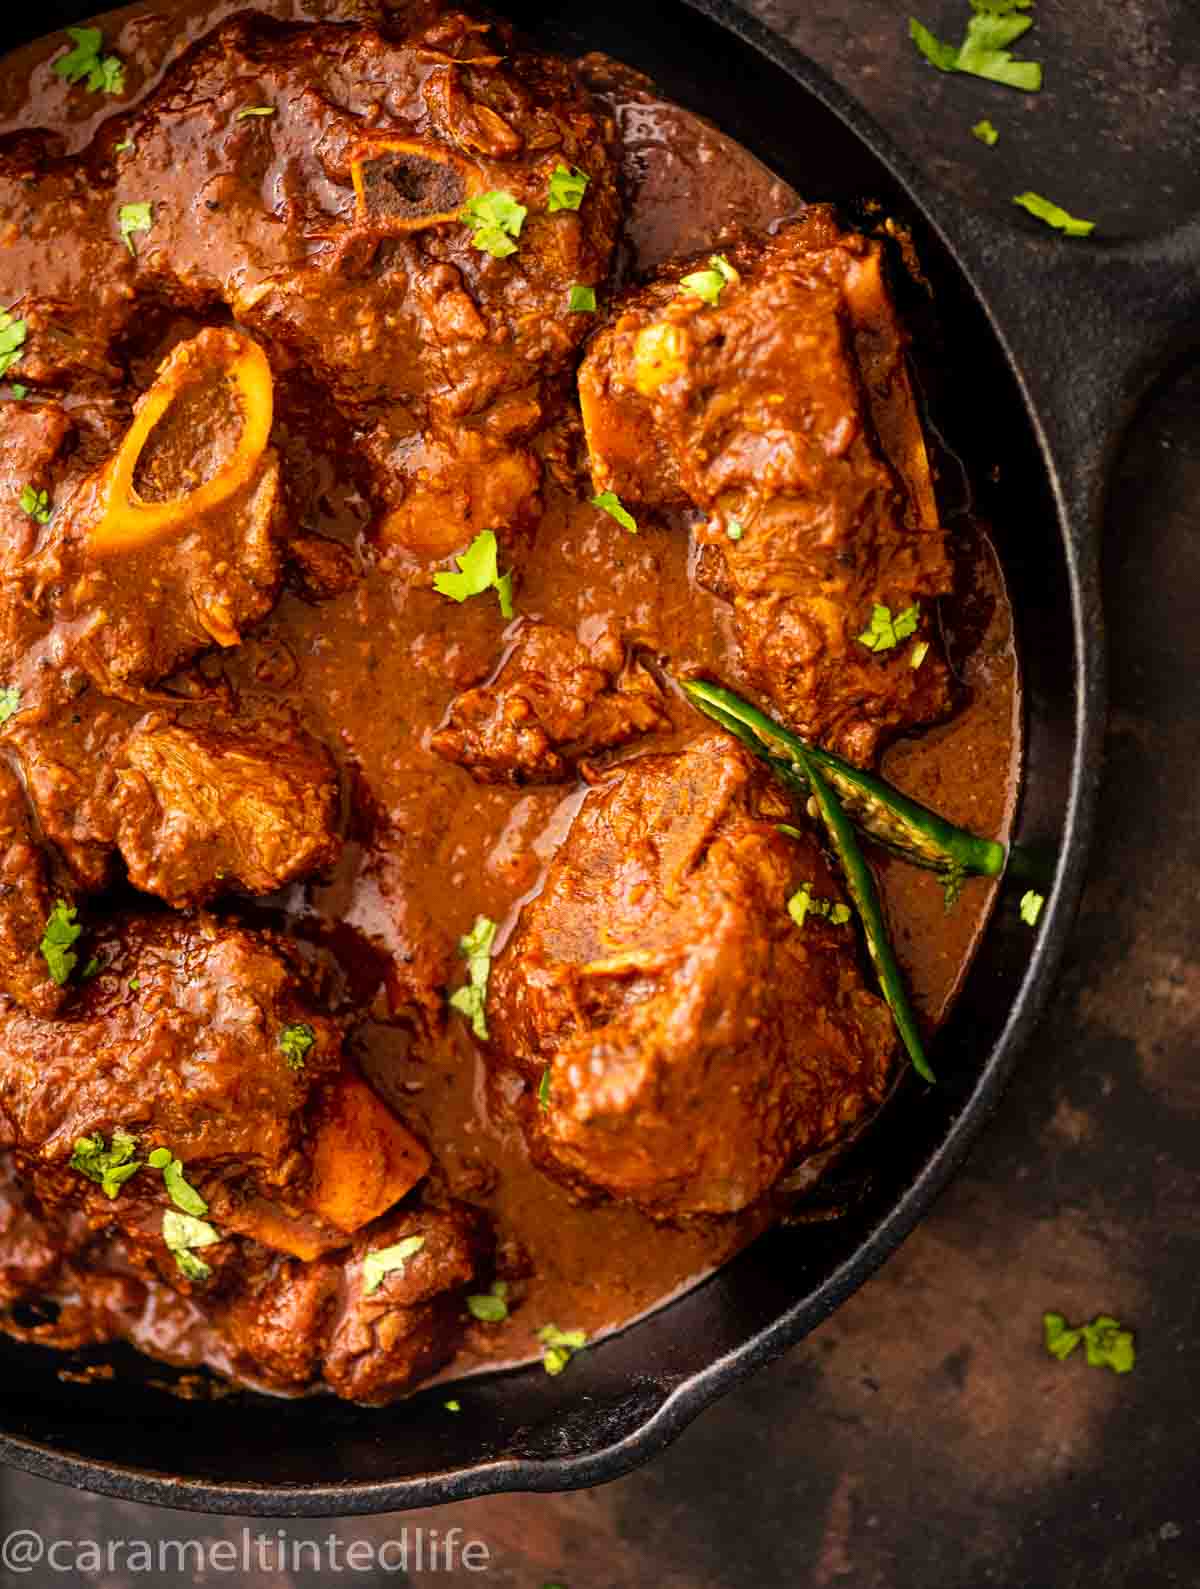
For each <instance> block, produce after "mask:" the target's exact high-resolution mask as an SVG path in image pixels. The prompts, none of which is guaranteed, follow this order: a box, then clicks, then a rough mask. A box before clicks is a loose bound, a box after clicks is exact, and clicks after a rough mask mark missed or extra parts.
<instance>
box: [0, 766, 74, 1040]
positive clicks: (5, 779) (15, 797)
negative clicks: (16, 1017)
mask: <svg viewBox="0 0 1200 1589" xmlns="http://www.w3.org/2000/svg"><path fill="white" fill-rule="evenodd" d="M53 904H54V901H53V899H52V897H51V893H50V883H49V879H48V877H47V873H46V863H45V859H44V857H43V855H42V853H41V851H40V850H39V848H38V846H37V844H36V843H35V842H34V840H33V835H32V833H31V832H30V827H29V819H28V814H27V811H26V806H25V797H24V794H23V793H22V790H21V786H20V783H19V782H18V781H17V778H16V776H15V775H14V773H13V772H12V770H11V769H10V768H9V766H8V765H7V763H6V762H4V761H3V760H0V993H6V994H7V995H8V997H9V998H10V999H12V1000H13V1001H14V1002H15V1003H17V1004H19V1005H21V1006H22V1008H23V1009H26V1010H30V1011H31V1012H32V1013H33V1014H35V1015H40V1016H46V1017H49V1016H52V1015H54V1014H55V1013H56V1011H57V1010H58V1009H59V1008H60V1006H61V1005H62V1002H63V998H64V996H65V993H64V990H63V989H62V988H60V987H58V986H56V984H55V983H54V981H53V980H52V979H51V977H50V973H49V970H48V968H47V965H46V961H45V958H44V957H43V955H42V954H41V952H40V950H39V948H38V945H39V944H40V943H41V939H42V933H43V931H44V929H45V926H46V918H47V917H48V916H49V914H50V911H51V909H52V907H53Z"/></svg>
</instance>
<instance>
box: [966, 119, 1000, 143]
mask: <svg viewBox="0 0 1200 1589" xmlns="http://www.w3.org/2000/svg"><path fill="white" fill-rule="evenodd" d="M971 131H972V133H974V135H975V137H976V138H978V139H979V141H980V143H985V144H987V146H988V148H989V149H991V148H993V147H994V146H995V145H996V144H997V143H999V142H1000V134H999V133H998V132H997V131H996V129H995V127H993V126H992V124H991V122H990V121H988V120H987V119H986V118H985V119H984V120H983V121H977V122H976V123H975V125H974V126H973V127H972V128H971Z"/></svg>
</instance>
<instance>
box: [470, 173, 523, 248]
mask: <svg viewBox="0 0 1200 1589" xmlns="http://www.w3.org/2000/svg"><path fill="white" fill-rule="evenodd" d="M528 214H529V211H528V210H527V209H526V207H525V205H523V204H518V203H517V201H516V199H515V198H513V196H512V194H511V193H504V192H502V191H499V190H493V191H492V192H491V193H478V194H476V196H475V197H474V198H473V199H468V200H467V202H466V203H465V204H464V205H463V207H462V209H461V210H460V211H459V216H458V218H459V220H460V221H462V222H464V223H465V224H466V225H467V226H472V227H474V229H475V230H474V233H473V234H472V237H471V245H472V247H473V248H477V249H479V251H480V252H481V253H483V254H491V255H492V256H493V258H495V259H507V258H508V257H509V255H510V254H515V253H516V251H517V245H516V242H515V239H516V238H518V237H520V235H521V228H522V227H523V226H524V225H525V217H526V216H527V215H528Z"/></svg>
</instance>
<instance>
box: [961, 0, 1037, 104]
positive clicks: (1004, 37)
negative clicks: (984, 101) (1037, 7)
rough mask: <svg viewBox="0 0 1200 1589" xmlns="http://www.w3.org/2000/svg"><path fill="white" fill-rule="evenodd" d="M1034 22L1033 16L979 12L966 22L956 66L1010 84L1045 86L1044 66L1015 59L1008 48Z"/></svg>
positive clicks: (1025, 87)
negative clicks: (1043, 79) (964, 35)
mask: <svg viewBox="0 0 1200 1589" xmlns="http://www.w3.org/2000/svg"><path fill="white" fill-rule="evenodd" d="M1032 26H1033V18H1032V17H1025V16H1015V15H1013V14H1011V13H1009V14H1007V15H1003V16H998V15H996V14H995V13H994V12H986V11H985V12H976V14H975V15H974V16H973V17H972V18H971V20H970V22H968V23H967V33H966V37H965V38H964V39H963V43H962V48H961V49H960V50H959V52H958V61H957V63H956V69H957V70H958V71H960V72H969V73H970V74H971V75H972V77H985V78H987V79H988V81H989V82H993V83H1003V84H1004V85H1005V86H1006V87H1008V88H1020V89H1022V90H1024V92H1026V93H1036V92H1037V90H1038V89H1039V88H1041V86H1042V68H1041V66H1040V65H1039V64H1038V63H1037V62H1036V61H1014V60H1013V58H1012V55H1011V53H1010V52H1009V49H1008V46H1009V45H1010V44H1012V43H1014V42H1015V41H1016V40H1017V39H1019V38H1020V37H1021V35H1022V34H1023V33H1028V31H1029V29H1030V28H1031V27H1032Z"/></svg>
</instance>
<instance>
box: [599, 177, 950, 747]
mask: <svg viewBox="0 0 1200 1589" xmlns="http://www.w3.org/2000/svg"><path fill="white" fill-rule="evenodd" d="M719 258H720V260H721V262H722V269H723V270H724V271H726V272H727V273H728V274H722V270H717V269H715V268H714V267H712V266H711V265H710V261H709V260H708V258H707V257H706V258H705V259H703V260H698V261H690V262H686V263H680V264H677V265H675V266H673V267H672V268H670V269H668V270H665V271H664V272H663V274H661V275H660V276H659V277H657V278H656V279H655V280H654V281H653V282H652V283H651V284H650V285H648V286H647V287H644V288H642V289H640V290H637V291H635V292H633V293H632V294H631V295H630V296H629V297H628V298H626V299H625V301H624V302H623V303H622V304H621V305H620V306H619V307H618V308H617V310H616V311H615V312H614V315H613V318H612V320H611V322H610V324H609V325H608V326H607V327H606V328H605V329H604V330H603V331H602V332H601V333H600V335H599V336H598V337H597V338H596V339H595V341H594V342H593V344H592V346H591V349H590V351H589V353H588V357H587V359H586V361H585V363H584V365H583V368H582V370H581V373H580V381H579V387H580V396H581V400H582V404H583V414H584V421H585V425H586V428H587V437H588V446H589V451H590V455H591V463H592V472H593V479H594V482H595V485H596V488H597V490H611V491H615V492H616V493H617V494H618V496H620V497H621V498H622V500H623V501H625V502H626V503H627V504H629V503H634V504H645V505H647V506H650V507H679V506H690V507H693V508H696V509H698V510H699V511H700V512H701V513H702V514H704V515H705V516H706V523H705V524H704V525H703V526H702V527H700V528H699V529H698V530H697V539H698V541H699V543H700V547H701V554H700V560H699V577H700V579H701V580H702V582H704V583H705V584H707V585H708V586H709V587H710V588H711V589H713V590H715V591H716V592H717V593H718V594H720V595H722V596H725V597H727V598H728V599H729V600H730V601H731V602H732V603H733V607H734V611H735V614H736V622H737V633H738V638H739V642H740V645H741V649H742V655H743V659H744V661H745V664H746V667H747V669H748V671H749V673H750V675H751V677H752V678H753V679H754V681H755V682H756V683H757V684H758V686H759V687H760V688H761V689H762V690H763V691H764V692H766V693H767V694H768V695H769V696H770V697H771V698H772V699H773V700H774V702H775V704H776V705H777V706H778V707H779V709H780V710H781V711H782V713H783V715H784V716H785V717H786V718H787V720H788V721H789V722H790V723H791V724H792V725H793V726H794V727H795V728H796V729H798V730H799V731H800V732H801V733H803V734H805V735H807V736H810V737H812V738H814V739H819V740H821V741H823V742H824V743H825V744H827V745H829V746H831V747H833V748H835V749H837V750H839V751H841V752H842V753H843V754H845V755H847V756H849V757H851V758H852V759H854V760H855V761H858V762H860V763H866V762H869V761H870V760H871V759H872V757H873V756H874V755H875V752H876V749H877V746H878V743H879V740H880V738H881V736H882V735H884V734H885V733H889V732H893V731H895V730H898V729H903V728H908V727H912V726H914V725H917V724H922V723H928V722H932V721H934V720H936V719H937V718H939V717H942V716H944V715H945V714H946V712H947V711H948V709H949V706H950V691H949V673H948V670H947V668H946V666H945V663H944V662H943V660H942V659H941V657H940V654H939V653H938V651H937V648H936V647H935V646H932V645H930V644H929V641H930V639H931V635H932V633H933V631H932V627H931V620H932V611H931V604H932V601H933V599H935V598H936V597H938V596H940V595H943V594H945V593H946V592H948V591H949V590H950V588H951V576H952V570H951V564H950V561H949V558H948V556H947V553H946V548H945V542H944V536H943V534H942V532H941V530H940V528H939V525H938V519H937V512H936V506H935V503H934V498H933V490H932V485H931V482H930V475H929V465H928V459H927V455H926V451H925V444H924V441H923V438H922V432H921V426H920V421H919V418H918V415H917V410H916V405H915V402H914V399H913V394H912V389H911V385H910V382H909V378H908V374H907V371H906V366H905V348H906V342H905V338H904V335H903V332H902V331H901V329H900V327H899V325H898V322H897V319H896V315H895V310H894V308H893V305H892V302H891V298H890V295H889V293H888V289H887V285H886V282H885V280H884V275H883V259H882V255H881V251H880V248H879V245H878V244H876V243H873V242H868V241H867V240H866V239H865V238H862V237H859V236H854V235H851V234H847V233H844V232H841V231H840V230H839V229H838V228H837V226H836V224H835V222H834V221H833V219H832V217H831V215H830V213H829V212H828V210H826V209H824V208H815V209H813V210H810V211H809V212H808V213H807V215H806V216H805V218H804V219H803V220H802V221H800V222H798V223H796V224H794V225H791V226H788V227H785V228H784V229H783V230H782V231H781V232H780V233H779V234H778V235H777V236H775V237H772V238H768V239H764V240H761V241H746V242H741V243H738V244H737V245H736V246H733V247H730V248H729V249H728V250H727V253H726V254H725V255H722V256H719ZM696 271H708V272H709V276H710V277H711V281H710V282H707V283H705V284H704V285H705V290H706V292H707V294H708V298H711V296H712V294H713V292H714V291H715V290H716V289H717V288H718V287H719V298H718V301H717V302H716V303H712V302H710V301H708V299H707V298H706V297H705V296H702V295H700V294H698V293H697V292H695V291H690V290H688V289H687V288H684V287H683V286H682V285H681V282H682V279H683V278H684V277H685V276H687V275H689V274H693V273H694V272H696ZM877 608H886V609H887V610H888V613H889V614H890V615H891V617H892V618H893V619H895V618H898V617H899V616H900V615H901V614H906V615H908V616H907V617H906V619H905V621H904V622H903V623H902V624H901V626H900V631H899V638H900V639H904V638H906V637H907V636H908V635H911V636H913V640H914V644H912V645H910V644H903V643H898V637H897V635H896V634H895V633H891V632H889V630H888V629H887V628H886V627H884V628H883V629H882V630H877V631H876V632H877V633H878V634H879V637H880V640H881V642H882V644H880V645H878V646H877V647H874V648H869V647H868V645H867V644H866V643H864V641H863V640H862V639H860V636H863V635H870V634H871V633H872V620H873V616H874V614H875V611H876V609H877ZM914 609H915V611H914ZM917 644H920V645H923V646H924V647H925V649H924V650H922V651H920V652H917V651H916V650H915V649H914V646H915V645H917ZM918 659H923V660H920V661H919V665H917V666H914V662H916V661H918Z"/></svg>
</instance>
